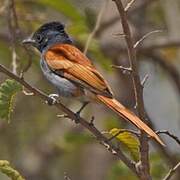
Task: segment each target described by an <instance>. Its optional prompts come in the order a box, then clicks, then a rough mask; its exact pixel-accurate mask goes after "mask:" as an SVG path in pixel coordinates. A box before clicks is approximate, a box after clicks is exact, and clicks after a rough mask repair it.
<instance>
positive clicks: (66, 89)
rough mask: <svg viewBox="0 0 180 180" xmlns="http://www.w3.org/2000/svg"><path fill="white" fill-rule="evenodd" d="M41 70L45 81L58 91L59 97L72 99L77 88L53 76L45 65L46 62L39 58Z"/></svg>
mask: <svg viewBox="0 0 180 180" xmlns="http://www.w3.org/2000/svg"><path fill="white" fill-rule="evenodd" d="M40 65H41V69H42V71H43V74H44V76H45V77H46V79H47V80H48V81H49V82H50V83H52V84H53V85H54V86H55V87H56V88H57V90H58V93H59V95H60V96H64V97H72V96H73V94H74V92H76V90H77V86H76V85H75V84H74V83H72V82H71V81H69V80H67V79H65V78H63V77H61V76H59V75H57V74H55V73H54V72H53V71H52V70H51V69H50V68H49V67H48V65H47V63H46V61H45V60H44V59H43V58H41V61H40Z"/></svg>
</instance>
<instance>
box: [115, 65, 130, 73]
mask: <svg viewBox="0 0 180 180" xmlns="http://www.w3.org/2000/svg"><path fill="white" fill-rule="evenodd" d="M111 67H112V68H117V69H121V70H122V72H123V73H127V72H128V74H131V72H132V68H130V67H124V66H118V65H111Z"/></svg>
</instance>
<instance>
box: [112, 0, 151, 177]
mask: <svg viewBox="0 0 180 180" xmlns="http://www.w3.org/2000/svg"><path fill="white" fill-rule="evenodd" d="M113 1H114V2H115V3H116V6H117V9H118V11H119V14H120V18H121V23H122V28H123V33H124V34H125V40H126V44H127V50H128V56H129V63H130V67H131V69H132V73H131V75H132V81H133V87H134V93H135V99H136V104H137V110H138V114H139V117H140V118H141V119H142V120H143V121H145V119H146V115H145V109H144V101H143V88H142V85H141V81H140V77H139V74H138V65H137V60H136V51H135V48H134V42H133V39H132V36H131V31H130V27H129V24H128V20H127V13H126V11H125V9H124V7H123V4H122V2H121V0H113ZM148 151H149V147H148V141H147V136H146V134H145V133H144V132H143V131H141V136H140V155H141V157H140V158H141V163H140V168H139V172H138V173H139V176H140V178H141V179H142V180H148V179H151V177H150V173H149V155H148Z"/></svg>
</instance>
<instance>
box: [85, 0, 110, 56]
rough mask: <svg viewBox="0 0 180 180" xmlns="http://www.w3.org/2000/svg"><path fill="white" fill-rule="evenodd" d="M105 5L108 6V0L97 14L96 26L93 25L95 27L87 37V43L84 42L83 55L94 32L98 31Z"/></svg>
mask: <svg viewBox="0 0 180 180" xmlns="http://www.w3.org/2000/svg"><path fill="white" fill-rule="evenodd" d="M107 4H108V0H106V1H105V3H103V5H102V8H101V10H100V12H99V14H98V17H97V21H96V24H95V26H94V29H93V31H92V32H91V33H90V35H89V37H88V39H87V41H86V44H85V48H84V54H86V53H87V50H88V47H89V45H90V43H91V40H92V39H93V37H94V35H95V34H96V31H97V30H98V29H99V27H100V24H101V20H102V16H103V13H104V11H105V9H106V6H107Z"/></svg>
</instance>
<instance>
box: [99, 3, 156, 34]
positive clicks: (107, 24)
mask: <svg viewBox="0 0 180 180" xmlns="http://www.w3.org/2000/svg"><path fill="white" fill-rule="evenodd" d="M156 1H157V0H143V1H140V2H139V3H138V5H137V6H136V7H133V8H131V9H130V10H129V11H128V14H127V15H128V16H131V15H133V14H134V13H136V12H139V11H140V10H141V9H144V8H146V7H147V6H149V5H150V4H151V3H153V2H156ZM118 21H119V17H118V16H115V17H113V18H111V19H110V20H108V21H106V22H104V23H102V24H101V27H100V28H99V29H98V31H97V32H96V36H100V35H101V34H102V33H103V32H104V31H105V30H107V28H109V27H111V26H113V25H114V24H116V23H117V22H118Z"/></svg>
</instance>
